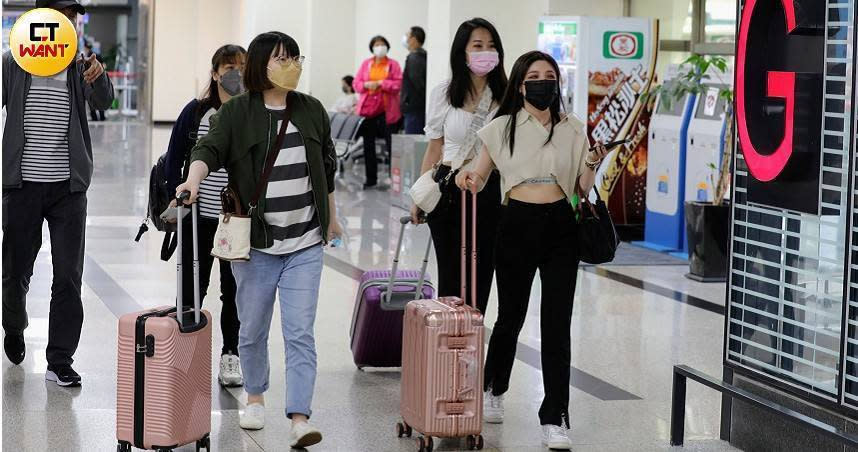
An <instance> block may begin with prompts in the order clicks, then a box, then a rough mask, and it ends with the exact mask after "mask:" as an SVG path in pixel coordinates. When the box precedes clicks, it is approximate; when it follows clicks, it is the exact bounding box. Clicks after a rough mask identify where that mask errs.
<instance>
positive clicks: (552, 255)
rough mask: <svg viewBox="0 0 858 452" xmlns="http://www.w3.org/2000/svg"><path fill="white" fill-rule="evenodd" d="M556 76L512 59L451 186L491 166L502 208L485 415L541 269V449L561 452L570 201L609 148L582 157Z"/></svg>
mask: <svg viewBox="0 0 858 452" xmlns="http://www.w3.org/2000/svg"><path fill="white" fill-rule="evenodd" d="M559 74H560V70H559V69H558V67H557V63H556V62H555V61H554V60H553V59H552V58H551V57H550V56H549V55H547V54H545V53H542V52H539V51H533V52H528V53H526V54H524V55H522V56H521V57H520V58H519V59H518V60H517V61H516V62H515V65H514V66H513V68H512V73H511V74H510V81H509V86H508V87H507V90H506V94H505V95H504V98H503V102H501V106H500V108H499V110H498V114H497V117H496V118H495V119H494V120H493V121H492V122H491V123H489V125H487V126H486V127H485V128H483V129H482V130H480V131H479V136H480V138H481V139H482V140H483V143H485V147H484V148H483V152H482V153H480V156H479V159H478V161H477V162H476V164H475V165H474V168H473V170H470V171H462V172H460V173H459V174H458V176H457V177H456V184H457V185H458V186H459V187H460V188H462V189H470V190H473V191H479V190H480V189H484V187H486V186H488V184H487V180H488V179H490V176H489V174H491V173H492V172H493V170H495V169H497V171H499V172H500V177H501V187H502V192H503V200H504V201H503V204H504V206H505V207H504V209H503V214H502V218H501V221H500V226H499V228H498V236H497V252H496V253H495V257H496V264H497V274H498V277H497V283H498V318H497V321H496V322H495V326H494V329H493V330H492V337H491V340H490V341H489V350H488V355H487V357H486V366H485V387H484V389H485V390H486V394H485V397H484V410H483V413H484V419H485V420H486V422H490V423H501V422H503V414H504V412H503V394H504V393H505V392H506V391H507V389H509V380H510V375H511V373H512V365H513V362H514V361H515V350H516V343H517V342H518V334H519V332H520V331H521V328H522V326H523V325H524V320H525V317H526V315H527V304H528V301H529V299H530V290H531V286H532V285H533V278H534V277H535V275H536V271H537V270H539V278H540V280H541V282H542V298H541V300H540V314H539V317H540V333H541V344H542V373H543V385H544V389H545V397H544V399H543V401H542V406H541V407H540V408H539V421H540V424H542V435H543V442H544V444H545V445H546V446H547V447H548V448H550V449H564V450H565V449H569V448H570V447H571V441H570V440H569V436H568V432H567V429H568V428H569V414H568V405H569V363H570V358H571V344H570V342H571V340H570V328H571V323H572V300H573V298H574V296H575V282H576V276H575V275H576V274H577V272H578V252H577V246H576V242H575V237H576V234H575V230H576V228H577V222H576V219H575V212H574V208H573V207H572V205H571V203H570V199H572V197H573V195H574V194H575V193H576V192H577V193H579V194H585V193H588V192H589V191H590V189H592V188H593V184H594V182H595V179H596V173H595V172H596V169H597V168H598V166H599V164H600V163H601V161H602V159H603V158H604V157H605V155H606V154H607V150H606V149H605V147H604V146H602V145H598V146H596V147H595V148H594V149H593V150H592V151H590V149H589V143H588V141H587V134H586V133H587V130H586V125H585V124H584V123H583V122H581V121H580V120H579V119H578V118H576V117H575V116H573V115H567V114H563V113H562V112H561V111H560V96H559V93H560V83H559ZM564 425H565V428H564Z"/></svg>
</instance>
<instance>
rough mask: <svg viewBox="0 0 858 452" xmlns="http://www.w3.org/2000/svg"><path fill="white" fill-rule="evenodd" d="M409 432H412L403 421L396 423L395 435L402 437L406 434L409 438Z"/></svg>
mask: <svg viewBox="0 0 858 452" xmlns="http://www.w3.org/2000/svg"><path fill="white" fill-rule="evenodd" d="M411 433H412V430H411V426H410V425H408V424H406V423H403V422H397V423H396V436H397V437H399V438H402V437H403V436H406V437H408V438H411Z"/></svg>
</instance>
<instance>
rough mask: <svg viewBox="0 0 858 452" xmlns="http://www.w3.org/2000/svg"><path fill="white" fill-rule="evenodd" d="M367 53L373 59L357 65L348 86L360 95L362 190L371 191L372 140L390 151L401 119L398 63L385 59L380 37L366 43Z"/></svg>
mask: <svg viewBox="0 0 858 452" xmlns="http://www.w3.org/2000/svg"><path fill="white" fill-rule="evenodd" d="M369 50H370V52H372V55H373V56H372V57H370V58H367V59H366V60H365V61H364V62H363V63H362V64H361V65H360V69H359V70H358V72H357V75H356V76H355V79H354V82H353V84H352V86H353V87H354V89H355V91H357V93H358V94H360V100H359V101H358V104H357V109H356V112H357V114H359V115H361V116H363V117H364V118H366V119H364V121H363V125H362V126H361V130H360V133H361V136H362V137H363V155H364V164H365V165H366V182H365V183H364V184H363V188H364V189H367V188H371V187H375V186H376V184H377V183H378V161H377V159H376V155H375V140H376V138H377V137H384V141H385V142H386V144H387V149H388V151H390V134H391V132H392V131H393V130H394V129H395V128H396V126H397V124H398V123H399V120H400V119H401V118H402V113H401V112H400V110H399V90H400V89H401V88H402V69H401V68H400V67H399V63H397V62H396V61H395V60H393V59H392V58H388V56H387V52H388V51H390V43H389V42H388V41H387V39H385V37H384V36H374V37H373V38H372V39H370V41H369Z"/></svg>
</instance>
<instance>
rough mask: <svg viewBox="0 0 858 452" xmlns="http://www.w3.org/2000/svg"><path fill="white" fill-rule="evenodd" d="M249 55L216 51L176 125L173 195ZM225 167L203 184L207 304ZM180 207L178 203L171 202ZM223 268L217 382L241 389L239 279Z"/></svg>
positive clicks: (233, 92)
mask: <svg viewBox="0 0 858 452" xmlns="http://www.w3.org/2000/svg"><path fill="white" fill-rule="evenodd" d="M246 57H247V51H246V50H244V48H243V47H241V46H237V45H231V44H227V45H225V46H222V47H220V48H219V49H217V51H215V53H214V55H213V56H212V66H211V80H210V81H209V86H208V89H206V92H205V93H204V95H203V97H202V98H201V99H193V100H191V101H190V102H188V105H187V106H185V108H184V109H183V110H182V113H181V114H180V115H179V118H178V119H177V120H176V124H175V126H173V133H172V135H171V136H170V145H169V147H168V148H167V160H166V165H165V167H166V172H167V189H168V190H170V192H174V191H175V190H176V187H177V186H178V185H179V183H180V181H182V180H184V175H186V174H187V172H188V167H189V166H190V164H191V159H190V157H191V148H192V147H193V146H194V144H196V142H197V140H198V139H200V138H202V137H204V136H205V135H206V134H207V133H208V131H209V127H210V122H209V120H210V119H211V117H212V115H214V114H215V113H216V112H217V111H218V110H219V109H220V107H221V105H222V104H223V103H224V102H226V101H228V100H229V99H230V98H232V97H233V96H237V95H239V94H241V93H242V92H243V91H244V84H243V83H242V81H241V76H242V72H243V71H244V63H245V59H246ZM228 178H229V175H228V174H227V172H226V169H221V170H220V171H214V172H212V173H211V174H209V175H208V177H206V178H205V179H204V180H203V181H202V183H201V184H200V197H199V199H198V201H199V219H198V220H199V221H198V222H197V223H198V236H197V247H198V250H199V270H200V273H199V276H200V301H204V300H205V297H206V292H207V291H208V287H209V281H210V278H211V272H212V267H213V266H214V265H215V263H216V259H215V258H214V256H212V254H211V251H212V248H213V247H214V237H215V232H216V231H217V225H218V216H219V215H220V211H221V206H220V193H221V191H222V190H223V189H224V187H226V184H227V182H228V181H229V179H228ZM171 206H172V207H175V206H176V201H175V200H173V202H172V203H171ZM190 225H191V217H190V216H187V217H185V220H184V224H183V227H184V230H185V231H188V230H189V227H190ZM193 245H194V242H193V241H190V240H185V241H184V242H182V250H181V252H182V260H183V262H191V261H192V260H193ZM219 265H220V300H221V303H222V308H221V314H220V331H221V334H222V336H223V348H222V349H221V356H220V372H219V373H218V378H217V380H218V383H220V385H221V386H223V387H237V386H241V385H242V384H243V382H244V379H243V378H242V375H241V364H240V361H239V358H238V330H239V325H240V323H239V321H238V311H237V310H236V307H235V291H236V287H235V277H233V275H232V269H231V267H230V265H229V262H226V261H219ZM182 290H183V296H182V301H183V302H184V304H185V306H186V307H188V308H190V307H192V306H193V302H194V275H193V272H190V271H186V272H183V273H182Z"/></svg>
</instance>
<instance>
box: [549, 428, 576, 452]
mask: <svg viewBox="0 0 858 452" xmlns="http://www.w3.org/2000/svg"><path fill="white" fill-rule="evenodd" d="M542 444H544V445H545V446H546V447H548V448H549V449H553V450H570V449H572V440H570V439H569V432H568V431H567V430H566V429H565V428H563V427H561V426H559V425H543V426H542Z"/></svg>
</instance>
